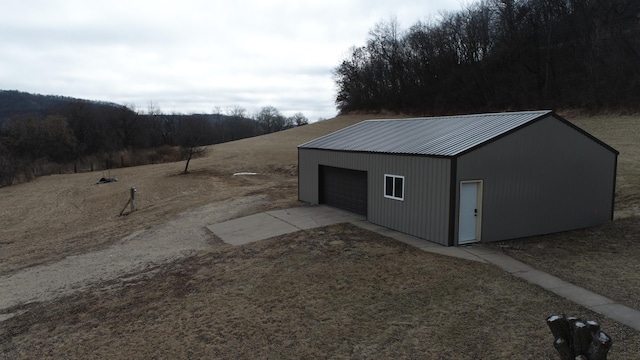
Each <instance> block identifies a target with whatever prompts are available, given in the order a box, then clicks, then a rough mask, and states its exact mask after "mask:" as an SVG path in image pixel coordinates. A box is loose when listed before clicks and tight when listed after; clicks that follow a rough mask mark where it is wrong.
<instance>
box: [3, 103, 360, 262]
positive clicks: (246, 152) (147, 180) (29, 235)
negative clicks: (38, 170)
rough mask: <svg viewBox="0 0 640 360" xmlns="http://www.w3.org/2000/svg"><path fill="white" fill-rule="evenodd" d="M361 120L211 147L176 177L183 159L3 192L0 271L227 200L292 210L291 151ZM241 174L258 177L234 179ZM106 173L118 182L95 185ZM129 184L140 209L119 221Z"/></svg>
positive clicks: (109, 241) (70, 176) (351, 118)
mask: <svg viewBox="0 0 640 360" xmlns="http://www.w3.org/2000/svg"><path fill="white" fill-rule="evenodd" d="M366 118H368V117H366V116H364V115H358V116H345V117H340V118H337V119H331V120H326V121H323V122H320V123H316V124H313V125H307V126H303V127H300V128H296V129H291V130H287V131H283V132H279V133H274V134H270V135H266V136H261V137H257V138H251V139H244V140H240V141H235V142H231V143H225V144H219V145H215V146H211V147H209V148H208V151H207V156H206V157H204V158H200V159H194V160H192V162H191V164H190V166H189V169H190V174H188V175H180V174H181V172H182V170H183V169H184V162H177V163H169V164H158V165H146V166H139V167H131V168H122V169H115V170H111V171H110V172H102V171H99V172H98V171H96V172H92V173H82V174H64V175H51V176H45V177H41V178H38V179H36V180H35V181H32V182H30V183H25V184H20V185H16V186H10V187H5V188H0V274H2V273H6V272H10V271H15V270H18V269H21V268H25V267H29V266H33V265H36V264H40V263H44V262H49V261H55V260H58V259H61V258H64V257H65V256H68V255H73V254H77V253H82V252H86V251H89V250H91V249H95V248H96V247H105V246H108V245H109V244H112V243H113V242H115V241H118V240H119V239H121V238H123V237H125V236H127V235H128V234H130V233H132V232H135V231H138V230H142V229H147V228H150V227H151V226H153V225H156V224H160V223H164V222H166V221H167V220H169V219H171V218H173V217H174V216H175V215H177V214H180V213H182V212H184V211H187V210H190V209H195V208H197V207H200V206H202V205H205V204H210V203H214V202H218V201H223V200H225V199H231V198H235V197H238V196H245V195H247V194H252V193H256V192H260V193H264V194H267V195H268V196H269V197H270V204H271V205H270V208H282V207H287V206H292V205H295V204H296V203H297V196H298V192H297V177H296V176H297V161H298V157H297V148H296V146H297V145H299V144H301V143H303V142H306V141H309V140H312V139H314V138H315V137H317V136H321V135H323V134H326V133H329V132H332V131H336V130H338V129H340V128H342V127H344V126H348V125H351V124H353V123H356V122H358V121H362V120H364V119H366ZM241 171H252V172H258V173H260V174H261V176H259V177H256V178H253V177H233V176H232V174H233V173H236V172H241ZM103 176H105V177H115V178H118V180H119V181H118V182H117V183H109V184H102V185H96V181H98V179H100V178H101V177H103ZM131 187H136V188H137V190H138V193H137V199H138V200H137V204H138V208H139V211H138V212H137V213H136V214H135V216H124V217H118V214H119V213H120V211H121V210H122V208H123V207H124V205H125V204H126V202H127V199H128V197H129V189H130V188H131ZM263 210H265V208H256V209H255V212H260V211H263Z"/></svg>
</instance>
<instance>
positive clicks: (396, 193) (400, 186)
mask: <svg viewBox="0 0 640 360" xmlns="http://www.w3.org/2000/svg"><path fill="white" fill-rule="evenodd" d="M384 197H386V198H390V199H395V200H404V176H399V175H386V174H385V175H384Z"/></svg>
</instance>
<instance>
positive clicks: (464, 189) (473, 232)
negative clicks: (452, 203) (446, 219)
mask: <svg viewBox="0 0 640 360" xmlns="http://www.w3.org/2000/svg"><path fill="white" fill-rule="evenodd" d="M481 194H482V182H480V181H465V182H461V183H460V216H459V221H458V222H459V225H458V244H468V243H472V242H477V241H480V224H481V221H480V216H481V213H480V199H482V196H481Z"/></svg>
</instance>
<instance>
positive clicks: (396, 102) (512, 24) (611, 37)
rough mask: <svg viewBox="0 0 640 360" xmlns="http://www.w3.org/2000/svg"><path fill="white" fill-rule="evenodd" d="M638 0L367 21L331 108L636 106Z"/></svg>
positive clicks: (488, 0) (502, 6)
mask: <svg viewBox="0 0 640 360" xmlns="http://www.w3.org/2000/svg"><path fill="white" fill-rule="evenodd" d="M638 64H640V2H639V1H637V0H484V1H477V2H475V3H473V4H471V5H468V6H467V7H466V8H464V9H463V10H461V11H458V12H454V13H446V14H443V15H442V18H441V20H439V21H438V22H436V23H426V22H417V23H416V24H414V25H412V26H411V27H410V28H409V29H408V30H406V31H403V30H401V29H400V26H399V24H398V23H397V21H396V20H395V19H391V20H389V21H382V22H379V23H378V24H376V25H375V26H374V27H373V28H372V29H371V31H370V32H369V37H368V39H367V40H366V45H364V46H360V47H353V48H351V49H350V52H349V55H348V56H347V57H346V58H345V59H344V60H343V61H342V62H341V64H340V65H339V66H337V67H336V68H335V69H334V80H335V82H336V85H337V89H338V90H337V95H336V105H337V108H338V110H339V111H340V112H342V113H345V112H350V111H381V110H387V111H396V112H408V113H460V112H472V111H486V110H494V111H499V110H505V109H536V108H551V109H555V108H580V109H586V110H593V111H601V110H606V109H617V110H620V109H623V110H631V111H637V110H638V109H639V108H640V102H639V101H638V98H640V66H639V65H638Z"/></svg>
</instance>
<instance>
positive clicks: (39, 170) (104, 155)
mask: <svg viewBox="0 0 640 360" xmlns="http://www.w3.org/2000/svg"><path fill="white" fill-rule="evenodd" d="M0 105H1V106H0V108H2V112H1V113H0V186H6V185H11V184H16V183H21V182H24V181H29V180H31V179H33V178H35V177H37V176H42V175H48V174H52V173H66V172H82V171H94V170H104V169H111V168H115V167H125V166H136V165H143V164H149V163H159V162H167V161H178V160H182V159H184V160H188V159H190V158H191V157H192V156H197V155H199V154H202V153H203V152H202V150H203V147H204V146H206V145H211V144H218V143H222V142H227V141H233V140H239V139H243V138H247V137H252V136H257V135H262V134H265V133H271V132H276V131H281V130H284V129H287V128H290V127H293V126H301V125H305V124H307V123H308V119H307V118H306V117H305V116H304V115H303V114H302V113H297V114H294V115H293V116H291V117H285V116H284V115H282V114H281V113H280V112H279V111H278V110H277V109H276V108H275V107H273V106H265V107H263V108H262V109H261V110H260V111H259V112H257V113H256V114H253V115H249V114H248V113H247V111H246V109H244V108H242V107H240V106H232V107H229V108H227V109H226V110H225V111H223V110H221V109H215V111H214V112H213V113H211V114H189V115H185V114H165V113H163V112H162V111H161V109H160V108H159V107H158V106H157V105H155V104H154V103H149V105H148V108H147V109H144V110H141V111H136V109H135V108H134V107H133V106H124V105H118V104H113V103H105V102H95V101H88V100H81V99H74V98H67V97H60V96H45V95H36V94H28V93H24V92H19V91H0ZM185 171H186V169H185Z"/></svg>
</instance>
